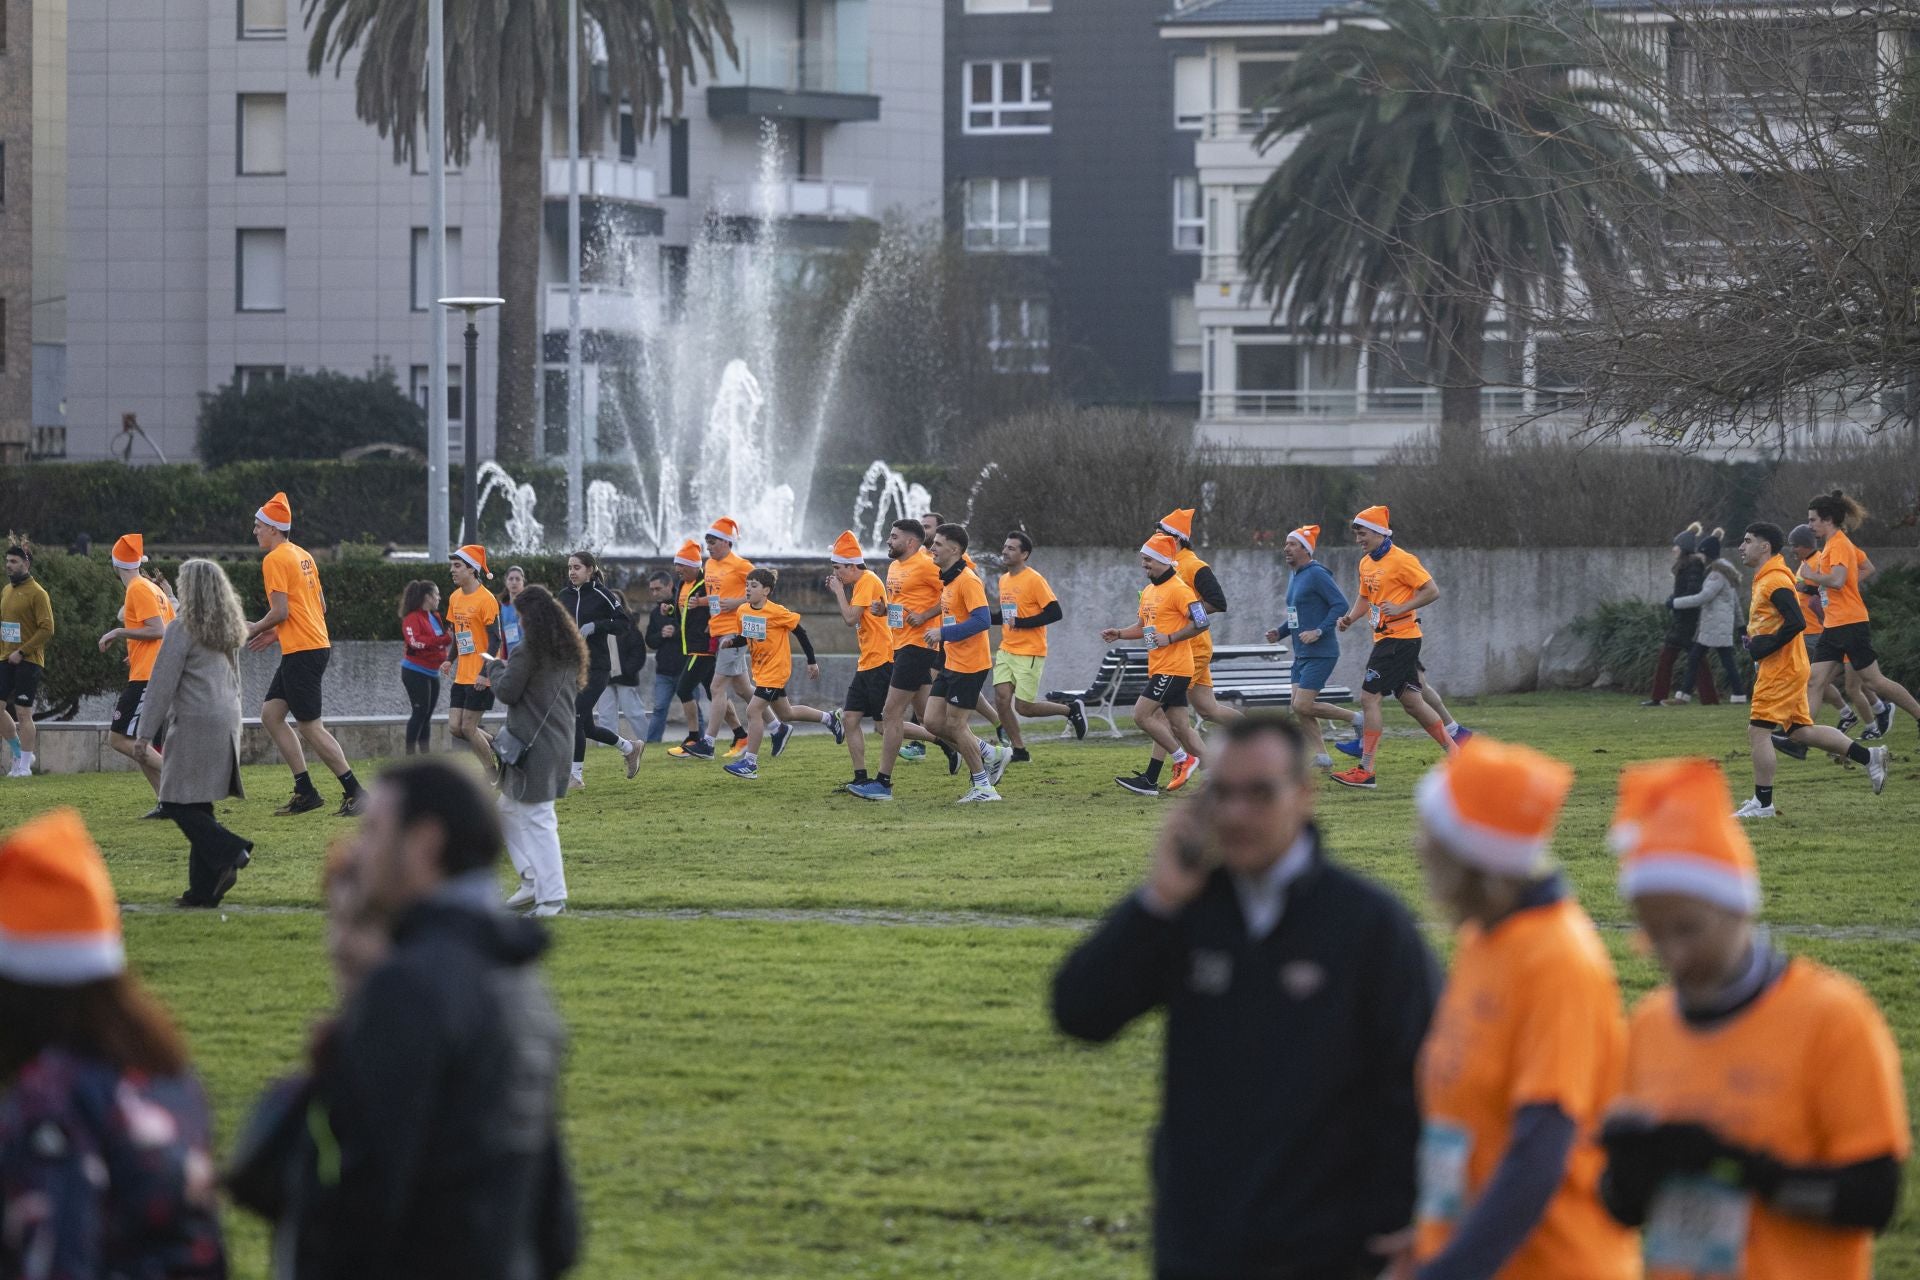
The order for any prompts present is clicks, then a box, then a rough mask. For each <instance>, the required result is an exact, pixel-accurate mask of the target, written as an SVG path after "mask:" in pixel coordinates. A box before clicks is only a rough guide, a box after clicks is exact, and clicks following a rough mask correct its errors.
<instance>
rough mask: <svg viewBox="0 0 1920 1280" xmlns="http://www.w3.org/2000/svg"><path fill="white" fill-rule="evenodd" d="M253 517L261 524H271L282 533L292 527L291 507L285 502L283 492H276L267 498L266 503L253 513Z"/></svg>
mask: <svg viewBox="0 0 1920 1280" xmlns="http://www.w3.org/2000/svg"><path fill="white" fill-rule="evenodd" d="M253 518H254V519H255V520H258V521H259V522H260V523H261V524H265V525H272V526H273V527H274V528H276V529H278V530H279V531H280V532H282V533H285V532H286V531H287V530H289V529H291V528H293V508H292V507H291V506H289V505H288V504H287V495H286V494H285V493H276V494H274V495H273V496H272V497H271V498H268V499H267V501H266V505H264V506H262V507H261V508H260V509H259V510H258V511H256V512H254V513H253Z"/></svg>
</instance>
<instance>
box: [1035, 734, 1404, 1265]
mask: <svg viewBox="0 0 1920 1280" xmlns="http://www.w3.org/2000/svg"><path fill="white" fill-rule="evenodd" d="M1221 734H1222V737H1223V739H1224V746H1222V747H1221V748H1220V749H1219V750H1218V751H1216V752H1215V753H1214V754H1213V755H1212V756H1211V757H1210V759H1209V762H1208V779H1207V783H1206V787H1205V789H1204V790H1203V791H1202V793H1201V797H1200V799H1199V801H1198V802H1196V803H1195V804H1193V805H1188V806H1182V807H1181V810H1180V812H1178V813H1175V814H1171V815H1169V817H1168V819H1167V822H1166V825H1165V826H1164V827H1163V828H1162V830H1161V835H1160V839H1159V843H1158V846H1157V848H1156V849H1155V850H1154V854H1153V861H1152V866H1151V869H1150V871H1149V873H1148V879H1147V882H1146V884H1145V885H1144V886H1142V887H1141V888H1140V889H1139V890H1137V891H1136V892H1134V893H1132V894H1129V895H1128V896H1127V897H1126V898H1124V899H1122V900H1121V902H1120V904H1119V905H1118V906H1117V907H1115V908H1114V910H1113V911H1112V913H1111V914H1110V915H1108V917H1107V918H1106V920H1105V921H1104V922H1103V923H1102V924H1101V925H1100V927H1099V928H1098V929H1097V930H1096V931H1095V932H1094V934H1093V936H1092V937H1090V938H1088V939H1087V941H1086V942H1084V943H1082V944H1081V946H1080V947H1079V948H1078V949H1076V950H1075V951H1074V953H1073V954H1072V955H1071V956H1069V957H1068V958H1067V960H1066V962H1065V963H1064V964H1063V965H1062V966H1061V968H1060V971H1059V973H1058V974H1056V975H1055V977H1054V985H1053V1014H1054V1020H1055V1022H1056V1023H1057V1024H1058V1025H1059V1027H1060V1029H1061V1030H1062V1031H1064V1032H1066V1033H1067V1034H1068V1035H1071V1036H1074V1037H1077V1038H1079V1039H1082V1040H1092V1041H1107V1040H1111V1039H1112V1038H1113V1037H1114V1036H1116V1035H1118V1034H1119V1032H1120V1031H1121V1029H1122V1028H1124V1027H1125V1026H1126V1025H1127V1024H1128V1023H1130V1022H1132V1021H1133V1020H1134V1019H1135V1018H1138V1017H1140V1016H1141V1015H1143V1014H1145V1013H1147V1012H1149V1011H1150V1010H1152V1009H1154V1008H1157V1007H1160V1006H1163V1005H1164V1006H1165V1007H1166V1009H1167V1025H1166V1039H1165V1080H1164V1082H1163V1085H1162V1090H1161V1097H1162V1114H1161V1119H1160V1126H1159V1129H1158V1131H1157V1133H1156V1134H1155V1137H1154V1143H1153V1154H1152V1176H1153V1186H1154V1203H1155V1210H1154V1263H1155V1271H1156V1274H1157V1275H1158V1276H1160V1277H1162V1278H1163V1280H1175V1278H1178V1280H1216V1278H1217V1280H1228V1278H1229V1277H1234V1278H1243V1277H1249V1276H1285V1277H1287V1280H1362V1278H1363V1277H1364V1278H1365V1280H1372V1277H1374V1276H1375V1275H1377V1274H1378V1273H1379V1271H1380V1269H1381V1267H1382V1266H1383V1265H1385V1263H1386V1261H1387V1259H1388V1258H1389V1257H1390V1256H1392V1255H1394V1254H1396V1253H1398V1252H1399V1251H1400V1250H1401V1249H1402V1248H1403V1247H1404V1245H1405V1244H1406V1242H1407V1239H1408V1236H1407V1231H1406V1228H1407V1227H1408V1225H1409V1223H1411V1221H1412V1219H1413V1208H1414V1187H1415V1173H1414V1163H1415V1149H1416V1147H1417V1145H1418V1143H1419V1137H1420V1115H1419V1108H1418V1106H1417V1103H1416V1099H1415V1093H1414V1066H1415V1059H1416V1056H1417V1054H1418V1052H1419V1049H1420V1043H1421V1041H1422V1039H1423V1038H1424V1037H1425V1036H1426V1032H1427V1022H1428V1018H1429V1017H1430V1015H1431V1014H1432V1011H1433V1005H1434V998H1435V995H1436V992H1437V990H1438V986H1439V974H1438V971H1437V969H1436V968H1435V966H1434V962H1433V957H1432V955H1431V953H1430V952H1429V951H1428V950H1427V947H1426V944H1425V943H1424V942H1422V941H1421V939H1420V933H1419V929H1418V927H1417V926H1416V925H1415V923H1414V921H1413V918H1412V917H1411V916H1410V915H1408V913H1407V911H1406V909H1405V908H1404V907H1402V906H1401V905H1400V904H1399V902H1398V900H1397V899H1395V898H1394V896H1393V895H1392V894H1391V893H1389V892H1387V891H1386V890H1385V889H1383V888H1380V887H1379V886H1377V885H1374V884H1372V883H1371V882H1369V881H1367V880H1364V879H1362V878H1361V877H1359V876H1357V875H1354V874H1353V873H1352V872H1349V871H1347V870H1345V869H1343V868H1341V867H1339V866H1337V865H1335V864H1333V863H1332V862H1331V861H1330V860H1329V859H1328V857H1327V854H1326V852H1325V850H1324V848H1323V847H1322V845H1321V839H1320V833H1319V831H1318V829H1317V828H1316V827H1315V826H1314V824H1313V821H1312V818H1313V804H1314V795H1315V790H1316V788H1315V785H1314V779H1313V774H1312V771H1311V769H1310V767H1309V757H1308V755H1307V752H1306V745H1305V742H1304V739H1303V738H1302V736H1301V733H1300V730H1299V728H1298V727H1297V726H1295V725H1294V724H1293V723H1292V722H1291V721H1289V720H1283V719H1278V718H1270V717H1264V716H1254V717H1248V718H1246V719H1243V720H1238V721H1235V722H1234V723H1232V724H1230V725H1227V726H1226V727H1225V728H1224V729H1222V730H1221Z"/></svg>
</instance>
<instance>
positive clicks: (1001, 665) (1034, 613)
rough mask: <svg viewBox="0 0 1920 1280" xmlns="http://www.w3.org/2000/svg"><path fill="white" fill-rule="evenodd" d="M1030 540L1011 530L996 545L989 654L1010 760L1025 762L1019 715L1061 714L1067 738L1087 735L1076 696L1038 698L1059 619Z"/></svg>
mask: <svg viewBox="0 0 1920 1280" xmlns="http://www.w3.org/2000/svg"><path fill="white" fill-rule="evenodd" d="M1032 559H1033V539H1032V538H1029V537H1028V536H1027V535H1026V534H1025V533H1024V532H1022V531H1021V530H1019V529H1015V530H1014V531H1013V532H1012V533H1009V534H1008V535H1007V537H1006V541H1005V542H1004V543H1002V544H1001V547H1000V562H1001V564H1003V565H1005V566H1006V571H1005V572H1004V573H1002V574H1001V575H1000V612H999V617H998V618H996V619H995V621H997V622H999V624H1000V648H999V651H998V652H997V653H995V654H994V658H993V700H994V705H995V706H996V707H997V708H998V710H999V712H1000V723H1001V725H1002V726H1004V727H1005V729H1006V731H1007V741H1008V742H1009V743H1010V744H1011V745H1012V747H1013V759H1014V761H1015V762H1016V763H1018V762H1019V761H1022V760H1030V759H1032V757H1031V756H1029V755H1028V754H1027V744H1026V742H1025V740H1024V739H1023V738H1022V737H1021V734H1020V717H1021V716H1064V717H1066V721H1067V723H1068V724H1070V725H1072V726H1073V736H1074V737H1076V738H1084V737H1086V736H1087V707H1086V704H1085V703H1083V702H1082V701H1081V700H1080V699H1078V698H1075V699H1074V700H1073V701H1072V702H1048V701H1045V700H1043V699H1042V698H1041V697H1040V676H1041V673H1042V672H1043V671H1045V670H1046V666H1047V628H1048V627H1050V626H1052V625H1053V624H1054V623H1056V622H1058V621H1060V619H1061V617H1062V614H1061V612H1060V601H1059V600H1058V599H1056V598H1055V596H1054V594H1053V588H1052V587H1050V586H1048V585H1047V580H1046V579H1045V578H1043V577H1041V576H1040V571H1039V570H1038V569H1036V568H1034V567H1033V565H1032V564H1031V563H1030V561H1031V560H1032Z"/></svg>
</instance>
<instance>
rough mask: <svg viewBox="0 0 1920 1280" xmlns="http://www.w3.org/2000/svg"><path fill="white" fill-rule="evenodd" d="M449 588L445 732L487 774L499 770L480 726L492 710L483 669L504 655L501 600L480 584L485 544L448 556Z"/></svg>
mask: <svg viewBox="0 0 1920 1280" xmlns="http://www.w3.org/2000/svg"><path fill="white" fill-rule="evenodd" d="M447 567H448V571H449V572H450V573H451V574H452V577H453V593H452V594H451V595H449V596H448V597H447V630H449V631H451V632H452V633H453V652H452V653H451V654H449V655H448V657H447V661H446V662H444V663H442V664H441V665H440V674H441V675H443V676H452V677H453V691H452V693H451V694H450V695H449V696H448V698H447V732H448V733H449V734H451V735H452V736H453V737H455V738H458V739H459V740H460V741H462V742H464V743H466V744H467V748H468V749H469V750H470V751H472V752H473V754H474V756H475V757H476V758H477V759H478V760H479V761H480V767H481V768H482V769H484V770H486V773H487V776H488V777H489V778H491V777H494V776H495V775H497V774H498V773H499V771H500V766H499V763H498V762H497V761H496V760H494V758H493V739H492V737H490V736H489V735H488V734H487V732H486V731H485V730H484V729H482V728H481V727H480V718H481V717H482V716H484V715H486V713H487V712H488V711H491V710H492V709H493V685H492V682H491V681H489V680H488V679H487V677H486V676H485V674H483V672H482V670H481V668H483V667H485V666H486V663H487V656H488V655H489V654H493V653H499V654H501V655H502V656H503V657H504V656H505V649H506V645H505V643H504V640H505V636H504V633H503V632H502V630H501V626H500V601H499V600H497V599H496V598H495V597H494V594H493V592H491V591H489V590H487V589H486V587H485V586H484V585H482V584H481V581H480V579H481V576H482V575H485V576H486V577H488V578H491V577H493V575H492V574H491V573H488V572H487V549H486V548H485V547H483V546H480V545H479V544H477V543H470V544H468V545H467V546H464V547H461V548H460V549H459V550H457V551H455V552H454V553H453V554H452V555H451V556H449V557H448V558H447Z"/></svg>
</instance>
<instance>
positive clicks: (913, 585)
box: [847, 518, 941, 800]
mask: <svg viewBox="0 0 1920 1280" xmlns="http://www.w3.org/2000/svg"><path fill="white" fill-rule="evenodd" d="M924 534H925V531H924V530H923V529H922V528H921V527H920V522H919V521H918V520H910V519H904V518H903V519H899V520H895V521H894V522H893V527H892V528H890V529H888V530H887V557H888V559H890V560H891V561H892V562H893V563H891V564H889V565H888V566H887V601H886V604H887V613H886V616H887V630H888V631H889V632H890V633H891V634H892V636H893V674H892V676H891V677H890V678H889V680H888V684H887V701H886V706H885V708H884V711H883V720H882V722H883V724H884V726H885V730H884V733H883V735H882V738H881V747H880V771H879V772H878V773H877V774H875V775H874V777H873V779H872V780H871V781H869V782H861V783H856V784H854V785H853V786H850V787H848V788H847V794H849V795H853V796H858V797H859V798H860V799H862V800H891V799H893V765H894V762H895V761H896V760H898V759H899V758H900V744H901V743H902V742H904V741H906V736H907V712H908V711H910V710H911V709H912V708H913V704H914V703H915V702H916V701H918V700H919V698H920V696H921V693H922V691H923V690H925V689H926V687H927V686H928V685H930V684H932V683H933V673H934V671H935V669H936V668H938V667H939V665H940V660H939V657H938V656H937V655H936V654H935V653H934V651H933V650H932V649H931V648H930V647H928V645H927V643H926V628H927V624H928V623H929V622H932V621H933V620H934V619H935V618H937V617H939V616H940V594H941V582H940V566H938V565H936V564H935V563H934V562H933V556H932V555H931V554H929V553H928V551H927V548H926V543H925V536H924Z"/></svg>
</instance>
